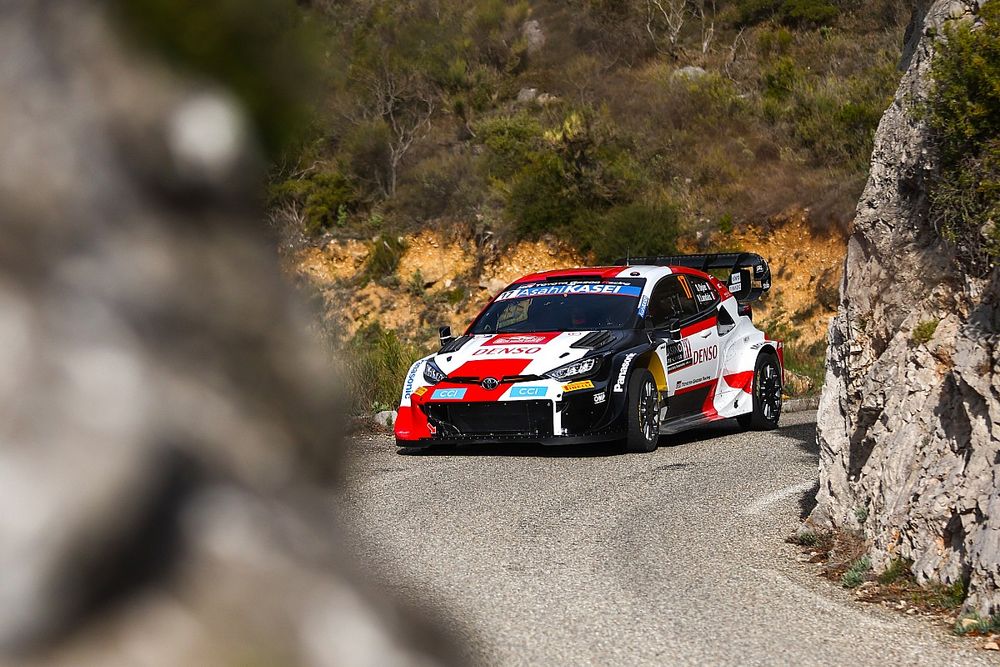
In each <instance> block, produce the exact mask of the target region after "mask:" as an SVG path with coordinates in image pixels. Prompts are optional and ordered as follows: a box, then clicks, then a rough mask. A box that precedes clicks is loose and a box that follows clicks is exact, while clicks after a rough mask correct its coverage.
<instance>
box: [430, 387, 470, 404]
mask: <svg viewBox="0 0 1000 667" xmlns="http://www.w3.org/2000/svg"><path fill="white" fill-rule="evenodd" d="M465 392H466V390H465V389H435V390H434V393H433V394H431V400H432V401H460V400H462V399H463V398H465Z"/></svg>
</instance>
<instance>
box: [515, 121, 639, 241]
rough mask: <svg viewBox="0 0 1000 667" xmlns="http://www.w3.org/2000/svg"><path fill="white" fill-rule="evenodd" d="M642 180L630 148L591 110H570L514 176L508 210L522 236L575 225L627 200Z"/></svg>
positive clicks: (537, 234) (544, 137) (544, 135)
mask: <svg viewBox="0 0 1000 667" xmlns="http://www.w3.org/2000/svg"><path fill="white" fill-rule="evenodd" d="M641 179H642V175H641V170H639V169H638V168H637V167H636V165H635V163H634V161H633V159H632V157H631V156H630V154H629V151H627V150H626V147H625V146H624V145H623V144H622V143H621V142H619V140H618V139H617V137H616V136H615V135H614V133H613V132H611V130H610V129H609V128H608V127H607V126H606V124H605V123H604V122H603V121H602V120H601V119H595V118H594V117H593V116H592V114H591V112H589V111H582V112H573V113H570V114H569V115H567V116H566V118H565V119H564V121H563V123H562V125H561V126H559V128H558V129H553V130H549V131H547V132H545V133H544V134H543V137H542V143H541V144H540V146H539V149H538V150H537V151H535V152H533V153H531V154H530V156H529V162H528V164H527V165H526V166H525V167H524V168H522V169H521V170H520V171H519V172H518V173H517V174H516V175H515V177H514V181H513V184H512V185H511V187H510V193H509V196H508V204H507V212H508V216H509V217H510V218H511V219H512V220H513V221H514V224H515V227H516V229H517V231H518V233H519V234H520V235H522V236H527V237H537V236H539V235H541V234H545V233H550V232H554V231H558V230H560V229H562V228H565V227H568V226H575V225H576V223H577V222H579V221H582V220H583V219H584V218H585V217H587V216H591V215H594V214H598V213H600V212H602V211H606V210H608V209H609V208H612V207H614V206H616V205H621V204H624V203H627V202H628V201H630V200H631V199H632V198H633V197H634V195H635V193H636V192H637V191H638V189H639V185H640V181H641Z"/></svg>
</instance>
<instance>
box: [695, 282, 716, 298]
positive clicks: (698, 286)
mask: <svg viewBox="0 0 1000 667" xmlns="http://www.w3.org/2000/svg"><path fill="white" fill-rule="evenodd" d="M692 282H693V283H694V298H695V299H697V300H698V303H699V304H706V303H712V302H713V301H715V295H714V294H712V288H711V287H709V286H708V283H706V282H702V281H701V280H694V281H692Z"/></svg>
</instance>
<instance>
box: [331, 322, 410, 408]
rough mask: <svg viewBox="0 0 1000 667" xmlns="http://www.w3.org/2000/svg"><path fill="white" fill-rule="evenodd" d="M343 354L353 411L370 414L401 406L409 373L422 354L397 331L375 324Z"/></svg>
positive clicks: (355, 339)
mask: <svg viewBox="0 0 1000 667" xmlns="http://www.w3.org/2000/svg"><path fill="white" fill-rule="evenodd" d="M344 356H345V359H346V361H347V371H348V380H349V383H350V387H351V400H352V404H353V409H354V413H355V414H371V413H373V412H376V411H378V410H391V409H393V408H395V407H396V406H398V405H399V397H400V394H401V393H402V387H403V382H404V381H405V380H406V373H407V371H408V370H409V368H410V365H411V364H412V363H413V362H414V361H416V360H417V359H419V358H420V356H421V354H420V351H419V350H418V349H416V348H415V347H414V346H412V345H408V344H405V343H403V342H402V341H401V340H400V339H399V337H398V336H397V335H396V333H395V332H393V331H390V330H387V329H384V328H382V327H381V326H380V325H379V324H377V323H375V324H370V325H368V326H366V327H364V328H362V329H360V330H359V331H358V332H357V334H355V336H354V338H352V339H351V341H350V342H349V343H348V344H347V346H346V348H345V350H344Z"/></svg>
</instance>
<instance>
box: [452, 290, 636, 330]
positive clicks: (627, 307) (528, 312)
mask: <svg viewBox="0 0 1000 667" xmlns="http://www.w3.org/2000/svg"><path fill="white" fill-rule="evenodd" d="M644 283H645V281H643V280H631V281H626V280H617V281H609V282H597V281H593V282H565V283H560V282H547V283H528V284H524V285H515V286H513V287H511V288H510V289H509V290H507V291H506V292H504V293H503V294H501V295H500V296H498V297H497V298H496V299H495V300H494V301H493V303H491V304H490V306H489V308H487V309H486V310H485V311H484V312H483V313H482V315H480V316H479V318H478V319H476V321H475V323H474V324H473V325H472V328H471V330H470V331H471V333H473V334H491V333H537V332H543V331H594V330H600V329H631V328H633V327H634V326H635V324H636V318H637V311H638V309H639V297H640V296H641V295H642V287H643V285H644Z"/></svg>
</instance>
